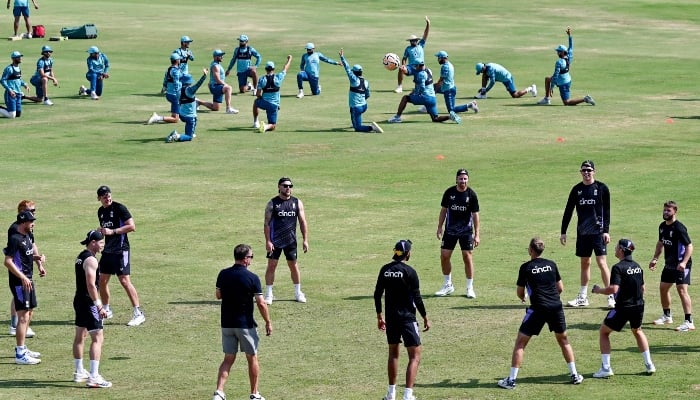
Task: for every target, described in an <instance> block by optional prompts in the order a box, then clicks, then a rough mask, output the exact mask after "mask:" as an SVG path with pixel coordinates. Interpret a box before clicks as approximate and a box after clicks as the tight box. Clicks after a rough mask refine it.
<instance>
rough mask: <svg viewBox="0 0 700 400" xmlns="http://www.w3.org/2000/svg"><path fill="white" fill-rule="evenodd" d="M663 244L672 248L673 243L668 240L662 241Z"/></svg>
mask: <svg viewBox="0 0 700 400" xmlns="http://www.w3.org/2000/svg"><path fill="white" fill-rule="evenodd" d="M661 243H663V244H664V246H672V245H673V242H672V241H670V240H668V239H661Z"/></svg>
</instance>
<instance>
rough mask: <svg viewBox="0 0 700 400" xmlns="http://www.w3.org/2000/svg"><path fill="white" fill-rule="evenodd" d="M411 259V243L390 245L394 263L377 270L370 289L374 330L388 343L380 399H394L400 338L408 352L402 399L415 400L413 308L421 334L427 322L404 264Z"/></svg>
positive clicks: (411, 275)
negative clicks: (386, 378)
mask: <svg viewBox="0 0 700 400" xmlns="http://www.w3.org/2000/svg"><path fill="white" fill-rule="evenodd" d="M410 257H411V241H410V240H399V241H398V242H397V243H396V245H395V246H394V257H393V259H394V261H392V262H390V263H389V264H386V265H384V266H383V267H382V268H381V269H380V270H379V276H378V277H377V284H376V286H375V288H374V308H375V311H376V312H377V327H378V328H379V329H380V330H382V331H386V340H387V343H388V344H389V360H388V362H387V369H388V375H389V388H388V390H387V394H386V396H384V400H395V399H396V376H397V374H398V368H399V344H401V339H402V338H403V343H404V346H405V347H406V352H407V353H408V366H407V367H406V388H405V389H404V393H403V400H415V397H414V396H413V385H414V384H415V381H416V375H417V374H418V365H419V364H420V354H421V341H420V328H419V327H418V322H416V309H417V310H418V312H419V313H420V315H421V317H423V332H425V331H427V330H428V329H430V321H428V316H427V314H426V311H425V305H423V298H422V297H421V294H420V283H419V280H418V274H417V273H416V271H415V270H414V269H413V268H412V267H411V266H410V265H408V264H406V263H405V261H408V259H409V258H410ZM382 295H384V301H385V302H386V310H385V311H386V312H385V314H384V315H382Z"/></svg>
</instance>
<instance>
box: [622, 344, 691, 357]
mask: <svg viewBox="0 0 700 400" xmlns="http://www.w3.org/2000/svg"><path fill="white" fill-rule="evenodd" d="M649 348H650V349H651V352H652V353H653V354H676V353H700V345H696V346H688V345H679V344H662V345H659V346H656V345H654V343H653V342H652V343H651V344H649ZM627 350H629V351H630V352H632V351H634V352H639V349H638V348H637V346H633V347H629V348H628V349H627Z"/></svg>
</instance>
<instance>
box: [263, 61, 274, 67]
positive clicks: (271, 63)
mask: <svg viewBox="0 0 700 400" xmlns="http://www.w3.org/2000/svg"><path fill="white" fill-rule="evenodd" d="M265 69H275V63H274V62H272V61H268V62H266V63H265Z"/></svg>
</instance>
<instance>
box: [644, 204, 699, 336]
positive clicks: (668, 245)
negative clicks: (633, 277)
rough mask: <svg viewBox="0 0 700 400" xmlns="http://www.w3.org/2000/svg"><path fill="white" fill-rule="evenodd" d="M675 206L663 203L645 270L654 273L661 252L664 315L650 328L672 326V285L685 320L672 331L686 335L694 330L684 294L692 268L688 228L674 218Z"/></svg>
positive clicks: (660, 286)
mask: <svg viewBox="0 0 700 400" xmlns="http://www.w3.org/2000/svg"><path fill="white" fill-rule="evenodd" d="M676 213H678V205H677V204H676V202H675V201H672V200H670V201H667V202H666V203H664V211H663V219H664V221H663V222H662V223H661V224H659V241H658V242H657V243H656V249H655V250H654V257H653V258H652V259H651V261H650V262H649V269H651V270H652V271H654V270H656V263H657V262H658V260H659V256H660V255H661V250H663V251H664V268H663V270H662V271H661V282H659V291H660V292H661V296H660V297H661V307H662V308H663V311H664V314H663V315H662V316H661V318H659V319H657V320H655V321H654V325H663V324H672V323H673V318H671V286H673V285H674V284H675V285H676V290H677V291H678V296H679V297H680V298H681V305H682V306H683V312H684V313H685V319H684V321H683V323H682V324H681V325H679V326H678V327H677V328H676V330H677V331H678V332H690V331H694V330H695V324H694V323H693V314H692V313H693V305H692V302H691V301H690V295H689V294H688V285H690V269H691V267H692V266H693V259H692V257H691V256H692V255H693V243H692V242H691V241H690V236H689V235H688V229H686V227H685V225H683V224H682V223H681V222H680V221H678V219H677V217H676Z"/></svg>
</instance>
